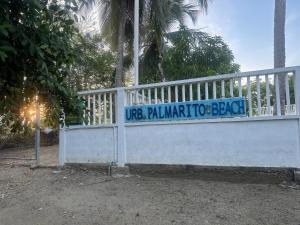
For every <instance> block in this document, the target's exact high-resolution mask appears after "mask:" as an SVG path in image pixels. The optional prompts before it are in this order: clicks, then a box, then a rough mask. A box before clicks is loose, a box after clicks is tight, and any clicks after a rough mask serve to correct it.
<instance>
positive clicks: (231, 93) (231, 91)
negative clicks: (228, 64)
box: [229, 79, 233, 97]
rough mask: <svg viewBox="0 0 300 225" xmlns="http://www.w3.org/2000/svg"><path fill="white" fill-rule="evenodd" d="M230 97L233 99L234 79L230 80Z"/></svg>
mask: <svg viewBox="0 0 300 225" xmlns="http://www.w3.org/2000/svg"><path fill="white" fill-rule="evenodd" d="M229 91H230V97H233V79H230V80H229Z"/></svg>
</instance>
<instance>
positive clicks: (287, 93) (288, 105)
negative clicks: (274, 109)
mask: <svg viewBox="0 0 300 225" xmlns="http://www.w3.org/2000/svg"><path fill="white" fill-rule="evenodd" d="M285 98H286V107H287V114H291V106H290V105H291V99H290V85H289V76H288V74H286V75H285Z"/></svg>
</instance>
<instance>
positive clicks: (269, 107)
mask: <svg viewBox="0 0 300 225" xmlns="http://www.w3.org/2000/svg"><path fill="white" fill-rule="evenodd" d="M265 82H266V100H267V114H268V115H270V114H271V100H270V84H269V76H268V75H265Z"/></svg>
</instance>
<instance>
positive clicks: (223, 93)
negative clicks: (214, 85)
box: [221, 80, 225, 98]
mask: <svg viewBox="0 0 300 225" xmlns="http://www.w3.org/2000/svg"><path fill="white" fill-rule="evenodd" d="M221 98H225V80H221Z"/></svg>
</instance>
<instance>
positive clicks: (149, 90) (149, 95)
mask: <svg viewBox="0 0 300 225" xmlns="http://www.w3.org/2000/svg"><path fill="white" fill-rule="evenodd" d="M148 103H149V104H151V89H150V88H148Z"/></svg>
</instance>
